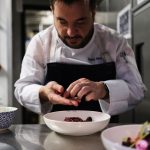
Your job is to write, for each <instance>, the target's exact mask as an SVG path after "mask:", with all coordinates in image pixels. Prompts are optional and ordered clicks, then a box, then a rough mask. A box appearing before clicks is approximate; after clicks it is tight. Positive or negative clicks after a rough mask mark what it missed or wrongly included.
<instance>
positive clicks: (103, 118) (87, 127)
mask: <svg viewBox="0 0 150 150" xmlns="http://www.w3.org/2000/svg"><path fill="white" fill-rule="evenodd" d="M89 116H90V117H92V119H93V120H92V122H66V121H64V119H65V117H80V118H82V119H83V120H85V119H86V118H87V117H89ZM44 121H45V123H46V125H47V126H48V127H49V128H50V129H51V130H54V131H55V132H58V133H61V134H65V135H73V136H81V135H89V134H93V133H96V132H98V131H100V130H102V129H103V128H105V127H106V126H107V125H108V123H109V121H110V115H108V114H106V113H102V112H96V111H84V110H71V111H57V112H52V113H48V114H46V115H44Z"/></svg>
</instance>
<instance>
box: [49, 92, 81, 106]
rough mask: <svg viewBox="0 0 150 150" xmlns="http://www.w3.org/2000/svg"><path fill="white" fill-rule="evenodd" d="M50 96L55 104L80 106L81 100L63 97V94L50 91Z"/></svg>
mask: <svg viewBox="0 0 150 150" xmlns="http://www.w3.org/2000/svg"><path fill="white" fill-rule="evenodd" d="M48 98H49V99H50V100H51V102H52V103H53V104H62V105H70V106H71V105H73V106H78V105H79V101H77V100H76V99H67V98H65V97H62V96H61V95H58V94H55V93H50V94H49V96H48Z"/></svg>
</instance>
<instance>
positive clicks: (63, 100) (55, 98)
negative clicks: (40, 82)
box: [46, 81, 79, 106]
mask: <svg viewBox="0 0 150 150" xmlns="http://www.w3.org/2000/svg"><path fill="white" fill-rule="evenodd" d="M46 87H47V88H48V90H47V91H48V99H49V101H51V103H53V104H62V105H73V106H78V105H79V100H78V99H77V98H72V99H70V98H68V97H69V95H70V94H69V93H68V92H64V87H63V86H62V85H60V84H58V83H57V82H55V81H51V82H49V83H48V84H47V85H46Z"/></svg>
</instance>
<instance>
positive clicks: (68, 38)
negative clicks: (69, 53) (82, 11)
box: [64, 35, 82, 40]
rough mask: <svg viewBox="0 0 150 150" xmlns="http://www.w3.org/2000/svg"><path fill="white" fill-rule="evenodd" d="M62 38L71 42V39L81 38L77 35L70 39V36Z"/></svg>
mask: <svg viewBox="0 0 150 150" xmlns="http://www.w3.org/2000/svg"><path fill="white" fill-rule="evenodd" d="M64 38H65V39H68V40H72V39H79V38H82V37H81V36H79V35H76V36H72V37H70V36H65V37H64Z"/></svg>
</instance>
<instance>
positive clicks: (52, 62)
mask: <svg viewBox="0 0 150 150" xmlns="http://www.w3.org/2000/svg"><path fill="white" fill-rule="evenodd" d="M95 6H96V1H95V0H69V1H68V0H51V9H52V13H53V18H54V24H53V25H51V26H50V27H48V28H47V29H45V30H43V31H41V32H39V33H38V34H36V35H35V36H34V37H33V38H32V40H31V42H30V43H29V45H28V48H27V51H26V54H25V56H24V59H23V62H22V69H21V74H20V78H19V79H18V80H17V81H16V83H15V96H16V98H17V100H18V101H19V103H20V104H21V105H23V106H24V107H26V108H28V109H30V110H31V111H33V112H36V113H43V114H45V113H47V112H50V111H59V110H74V109H75V110H94V111H103V112H106V113H109V114H110V115H112V116H114V115H118V114H120V113H123V112H126V111H128V110H131V109H132V108H134V107H135V106H136V105H137V104H138V103H139V102H140V101H141V100H142V98H143V97H144V91H145V86H144V84H143V82H142V79H141V76H140V74H139V71H138V68H137V65H136V61H135V56H134V52H133V50H132V49H131V48H130V46H129V45H128V43H127V41H126V39H124V38H123V37H122V36H121V35H119V34H118V33H116V32H115V31H114V30H113V29H110V28H108V27H106V26H104V25H102V24H97V23H95V22H94V17H95Z"/></svg>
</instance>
